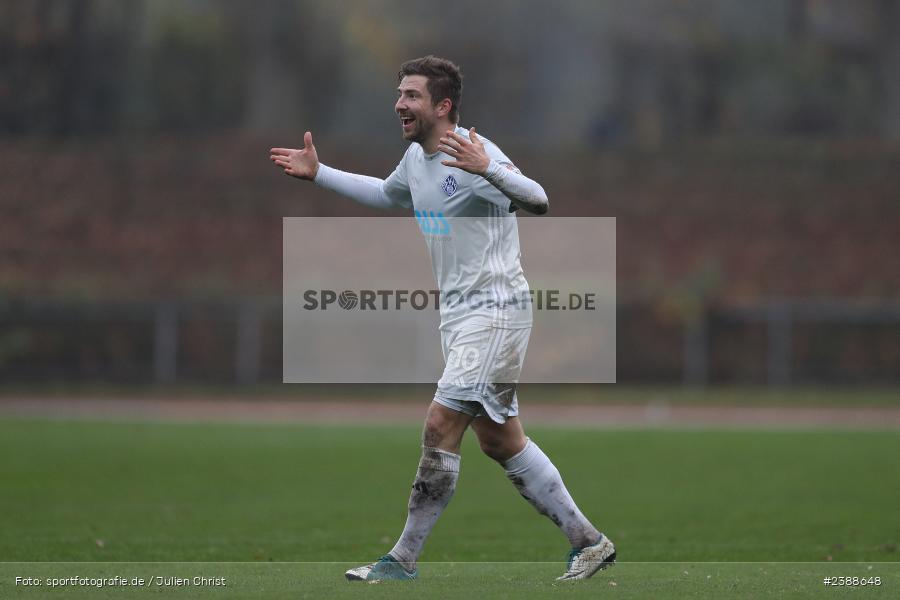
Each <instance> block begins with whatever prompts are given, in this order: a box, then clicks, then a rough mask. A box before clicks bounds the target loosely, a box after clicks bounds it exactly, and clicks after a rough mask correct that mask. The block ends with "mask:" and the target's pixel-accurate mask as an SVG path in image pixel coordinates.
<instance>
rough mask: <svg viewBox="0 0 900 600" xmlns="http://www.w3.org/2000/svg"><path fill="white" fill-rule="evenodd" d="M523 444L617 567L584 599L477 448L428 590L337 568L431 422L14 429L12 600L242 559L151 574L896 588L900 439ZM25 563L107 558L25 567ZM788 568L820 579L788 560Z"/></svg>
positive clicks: (389, 528)
mask: <svg viewBox="0 0 900 600" xmlns="http://www.w3.org/2000/svg"><path fill="white" fill-rule="evenodd" d="M529 433H530V435H531V437H532V438H533V439H534V440H535V441H537V442H538V443H539V444H540V445H541V446H542V447H543V448H544V450H545V451H546V452H547V454H548V455H550V457H551V458H553V459H554V461H555V462H556V463H557V465H558V466H559V468H560V470H561V472H562V474H563V477H564V478H565V480H566V483H567V485H568V487H569V489H570V490H571V491H572V494H573V496H574V497H575V498H576V500H577V501H578V502H579V504H580V505H581V507H582V508H583V510H584V511H585V512H586V513H587V514H588V516H589V517H591V518H592V520H594V521H595V523H596V524H597V525H598V526H600V528H601V529H603V530H604V531H605V532H606V533H607V534H608V535H609V536H610V537H611V538H612V539H613V540H614V541H615V542H616V545H617V547H618V550H619V554H620V560H621V561H623V562H622V564H620V565H618V566H616V567H615V568H614V569H612V570H610V571H609V572H607V573H604V574H603V575H601V576H598V577H597V578H595V579H592V580H591V581H589V582H586V585H584V586H581V587H578V586H576V587H571V586H569V587H565V588H563V587H560V586H558V585H554V584H553V581H552V577H553V576H554V575H555V574H558V573H561V570H562V561H563V560H564V557H565V553H566V550H567V548H566V544H565V542H564V539H563V538H562V536H561V535H560V534H559V532H558V531H557V530H556V528H555V527H554V526H553V524H552V523H551V522H550V521H549V520H547V519H545V518H543V517H540V516H539V515H537V514H536V513H535V512H534V511H533V509H532V508H531V507H530V506H529V505H528V504H527V503H526V502H525V501H523V500H522V499H521V498H520V497H519V496H518V494H517V493H516V492H515V490H514V489H513V488H512V486H511V485H510V484H509V483H508V482H507V481H506V479H505V477H504V476H503V473H502V470H501V469H500V468H499V467H498V466H497V465H495V464H494V463H492V462H491V461H490V460H488V459H487V458H485V457H484V456H482V455H481V454H480V453H479V452H478V449H477V446H476V444H475V443H474V440H473V439H472V437H471V435H470V436H467V439H466V442H465V444H464V448H463V461H462V472H461V477H460V482H459V487H458V489H457V493H456V496H455V498H454V500H453V502H452V503H451V505H450V507H449V508H448V509H447V511H446V513H445V514H444V516H443V517H442V518H441V521H440V522H439V523H438V525H437V527H436V528H435V531H434V533H433V535H432V537H431V539H430V540H429V543H428V546H427V548H426V550H425V553H424V555H423V557H422V560H423V561H425V562H424V563H423V565H422V569H421V571H422V576H421V579H420V580H419V581H417V582H415V583H414V584H413V585H414V586H416V587H410V588H400V587H398V586H396V585H390V584H380V585H378V586H371V585H367V584H362V585H359V586H356V587H350V584H349V583H346V582H344V581H342V578H341V574H342V572H343V570H344V569H345V568H347V567H349V566H352V565H354V564H358V563H362V562H364V561H370V560H372V559H374V558H376V557H377V556H379V555H380V554H382V553H384V551H386V550H387V549H389V548H390V546H391V545H392V543H393V541H394V538H395V537H396V535H397V534H398V533H399V531H400V529H401V528H402V526H403V521H404V519H405V505H406V500H407V496H408V490H409V485H410V482H411V480H412V476H413V474H414V470H415V465H416V461H417V458H418V430H417V429H416V428H406V427H404V428H392V427H371V428H369V427H344V428H338V427H309V426H294V425H291V426H287V425H285V426H278V425H269V426H266V425H234V424H159V423H125V424H114V423H86V422H58V421H57V422H52V421H18V420H6V421H0V561H5V562H6V563H7V564H2V565H0V597H2V598H6V597H9V596H10V595H11V596H12V597H41V595H42V594H45V595H46V596H47V597H51V596H52V597H60V594H61V593H62V592H61V591H60V590H58V589H57V590H48V589H46V588H43V589H26V588H21V587H19V588H13V587H12V583H13V581H14V578H15V576H41V577H48V576H51V575H53V576H64V575H89V574H91V573H99V572H108V573H112V574H116V573H120V572H127V573H132V572H135V570H136V572H138V573H143V572H145V571H146V565H144V566H140V565H123V564H118V565H116V564H112V565H111V564H104V563H110V562H113V563H115V562H120V561H130V562H143V563H148V562H158V561H174V562H181V561H188V562H191V563H197V562H203V563H223V562H225V561H235V562H237V563H242V564H234V563H231V564H208V565H197V564H180V565H150V566H149V567H150V569H149V570H150V571H153V572H154V574H155V575H174V574H178V573H183V574H185V575H184V576H190V577H193V576H194V575H198V574H206V573H210V574H213V575H214V576H230V577H232V578H233V579H232V581H233V584H232V585H231V586H230V587H229V588H227V589H225V590H222V589H217V588H203V589H202V590H201V589H199V588H198V589H193V590H192V591H190V592H186V591H185V590H183V589H181V590H178V589H166V588H157V589H153V590H152V591H154V592H160V593H164V594H167V595H173V596H174V595H177V596H178V597H184V598H188V597H202V595H203V594H208V595H209V596H210V597H212V596H215V597H221V595H222V594H228V595H232V594H236V595H233V596H232V597H247V591H248V590H250V589H255V590H257V592H258V593H257V594H256V595H265V596H266V597H304V596H305V597H335V596H336V595H339V594H340V595H341V596H342V597H357V596H361V595H362V594H365V596H366V597H399V596H401V595H403V596H405V595H407V594H409V595H412V594H416V595H421V594H423V593H424V594H426V595H428V596H430V597H458V596H463V595H466V594H477V597H516V598H529V597H543V596H553V595H554V594H560V595H562V594H565V595H566V597H576V598H577V597H587V596H588V595H593V594H596V593H597V592H598V590H599V591H602V592H603V593H607V594H609V595H610V596H611V597H612V596H615V597H622V598H626V597H628V598H630V597H635V598H637V597H660V596H666V597H675V598H693V597H725V596H727V595H729V594H730V593H732V592H734V593H735V594H736V595H737V596H739V597H765V596H772V595H775V596H779V597H780V596H783V595H794V596H796V597H813V596H816V595H818V594H821V593H823V586H822V577H824V576H825V575H835V576H837V575H851V576H853V575H855V576H863V575H865V576H867V577H868V576H874V575H880V576H881V577H882V579H883V584H882V586H880V587H879V588H871V587H870V588H868V589H867V590H866V591H865V592H860V593H865V594H866V595H867V596H870V595H872V594H884V593H888V592H889V593H890V594H896V593H897V590H898V589H900V588H898V586H900V564H897V562H896V561H898V559H900V550H898V545H900V511H898V510H897V506H898V497H900V434H897V433H890V432H880V433H874V432H854V433H850V432H755V431H740V432H717V431H664V430H655V431H593V430H587V429H584V430H579V429H568V430H560V429H539V428H534V429H533V430H531V431H530V432H529ZM829 558H830V560H832V561H835V562H828V560H829ZM30 561H47V562H55V563H59V562H65V561H87V562H90V563H97V564H88V565H67V566H66V565H58V564H57V565H49V564H31V565H21V564H14V563H15V562H30ZM504 561H515V562H523V563H524V562H535V563H541V564H532V565H525V564H517V565H510V564H499V563H502V562H504ZM287 562H314V563H332V562H333V563H334V564H304V565H296V564H293V565H292V564H286V563H287ZM444 562H452V565H447V564H438V563H444ZM554 562H555V564H550V563H554ZM742 562H744V563H768V564H739V563H742ZM788 562H792V563H811V564H772V563H788ZM661 563H665V564H661ZM710 563H715V564H710ZM841 563H843V564H841ZM879 563H892V564H879ZM870 566H871V567H872V569H869V567H870ZM104 570H105V571H104ZM685 571H687V574H684V572H685ZM139 576H144V575H139ZM707 576H708V577H707ZM145 577H146V576H145ZM610 581H614V582H616V584H617V585H616V586H615V587H613V586H610V585H609V582H610ZM241 586H243V587H241ZM241 590H243V592H241ZM406 590H409V591H406ZM858 591H859V590H855V592H858ZM826 592H827V593H830V594H833V595H836V596H837V595H840V594H841V593H843V591H841V590H836V589H831V590H826ZM123 593H124V590H123V589H107V590H106V591H103V592H98V591H97V590H91V589H86V590H84V589H82V590H78V589H74V588H67V592H66V595H67V596H68V595H70V594H71V595H78V594H83V597H122V594H123ZM137 593H141V594H146V593H147V591H146V590H134V594H135V595H137ZM102 594H109V595H108V596H104V595H102ZM127 595H128V594H126V596H127Z"/></svg>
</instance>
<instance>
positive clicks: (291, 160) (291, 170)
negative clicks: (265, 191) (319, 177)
mask: <svg viewBox="0 0 900 600" xmlns="http://www.w3.org/2000/svg"><path fill="white" fill-rule="evenodd" d="M270 152H271V156H269V159H270V160H271V161H272V162H273V163H275V166H276V167H280V168H282V169H284V173H285V174H286V175H291V176H293V177H298V178H300V179H309V180H313V179H315V178H316V173H318V172H319V155H318V154H316V147H315V146H313V141H312V133H310V132H309V131H307V132H306V133H305V134H304V135H303V148H300V149H299V150H296V149H293V148H272V149H271V150H270Z"/></svg>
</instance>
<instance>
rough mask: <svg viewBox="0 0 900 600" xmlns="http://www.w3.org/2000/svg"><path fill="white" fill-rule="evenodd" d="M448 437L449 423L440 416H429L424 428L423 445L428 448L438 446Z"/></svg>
mask: <svg viewBox="0 0 900 600" xmlns="http://www.w3.org/2000/svg"><path fill="white" fill-rule="evenodd" d="M445 437H447V423H446V421H444V420H443V419H441V418H440V417H435V416H429V417H428V419H427V420H426V421H425V428H424V429H423V430H422V445H423V446H425V447H426V448H437V447H438V446H440V445H441V442H443V441H444V438H445Z"/></svg>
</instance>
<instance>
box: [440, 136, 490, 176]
mask: <svg viewBox="0 0 900 600" xmlns="http://www.w3.org/2000/svg"><path fill="white" fill-rule="evenodd" d="M438 150H440V151H441V152H443V153H445V154H449V155H450V156H452V157H453V158H454V159H455V160H442V161H441V164H442V165H445V166H448V167H456V168H457V169H462V170H463V171H468V172H469V173H472V174H473V175H484V174H485V173H487V168H488V165H489V164H490V163H491V159H490V157H489V156H488V155H487V152H486V151H485V150H484V144H483V143H482V142H481V138H479V137H478V135H477V134H476V133H475V128H474V127H472V128H471V129H469V139H466V138H464V137H463V136H461V135H459V134H458V133H456V132H455V131H448V132H447V134H446V135H445V136H444V137H442V138H441V143H440V144H439V145H438Z"/></svg>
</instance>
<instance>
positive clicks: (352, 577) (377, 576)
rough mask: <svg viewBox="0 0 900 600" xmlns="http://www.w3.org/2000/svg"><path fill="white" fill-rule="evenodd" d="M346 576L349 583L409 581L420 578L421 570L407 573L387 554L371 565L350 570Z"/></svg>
mask: <svg viewBox="0 0 900 600" xmlns="http://www.w3.org/2000/svg"><path fill="white" fill-rule="evenodd" d="M344 575H345V576H346V577H347V580H348V581H385V580H390V579H394V580H400V581H404V580H409V579H415V578H416V577H418V576H419V570H418V569H413V570H412V571H407V570H406V569H404V568H403V565H401V564H400V563H398V562H397V560H396V559H395V558H394V557H393V556H391V555H390V554H385V555H384V556H382V557H381V558H379V559H378V562H374V563H372V564H370V565H363V566H361V567H356V568H355V569H350V570H349V571H347V572H346V573H344Z"/></svg>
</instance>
